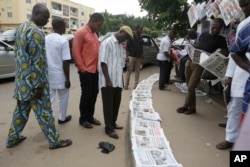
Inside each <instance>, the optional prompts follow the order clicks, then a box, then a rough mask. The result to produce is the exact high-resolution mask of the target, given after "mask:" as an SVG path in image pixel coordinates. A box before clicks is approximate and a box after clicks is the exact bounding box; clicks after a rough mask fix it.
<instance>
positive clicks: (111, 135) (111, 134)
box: [105, 130, 119, 139]
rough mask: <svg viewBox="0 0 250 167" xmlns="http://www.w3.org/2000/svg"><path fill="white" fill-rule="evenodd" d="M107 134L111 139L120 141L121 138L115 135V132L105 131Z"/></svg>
mask: <svg viewBox="0 0 250 167" xmlns="http://www.w3.org/2000/svg"><path fill="white" fill-rule="evenodd" d="M105 133H106V134H107V135H108V136H109V137H111V138H114V139H119V136H118V135H117V134H116V133H115V131H114V130H105Z"/></svg>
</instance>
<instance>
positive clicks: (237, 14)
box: [187, 0, 243, 28]
mask: <svg viewBox="0 0 250 167" xmlns="http://www.w3.org/2000/svg"><path fill="white" fill-rule="evenodd" d="M187 14H188V19H189V24H190V27H191V28H192V27H193V26H194V25H195V23H196V22H197V21H198V20H201V19H203V18H205V17H207V18H211V17H214V18H217V17H221V18H222V19H223V20H224V23H225V25H226V26H227V25H229V24H230V22H231V21H232V20H234V19H239V18H241V17H242V15H243V12H242V11H241V9H240V7H239V4H238V0H214V1H212V0H209V1H208V2H207V3H206V2H202V3H198V4H192V5H191V7H190V8H189V10H188V13H187Z"/></svg>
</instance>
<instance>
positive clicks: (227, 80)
mask: <svg viewBox="0 0 250 167" xmlns="http://www.w3.org/2000/svg"><path fill="white" fill-rule="evenodd" d="M231 83H232V78H231V77H228V78H227V79H225V85H231Z"/></svg>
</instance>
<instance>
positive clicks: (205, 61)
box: [186, 45, 228, 80]
mask: <svg viewBox="0 0 250 167" xmlns="http://www.w3.org/2000/svg"><path fill="white" fill-rule="evenodd" d="M186 50H187V52H188V54H189V57H190V59H191V61H192V62H193V63H196V64H199V65H200V66H202V67H203V68H204V69H206V70H208V71H209V72H211V73H212V74H214V75H215V76H217V77H218V79H219V80H223V79H224V77H225V73H226V69H227V63H228V57H226V56H224V55H223V54H221V53H220V52H219V50H216V51H215V52H214V53H212V54H210V53H207V52H205V51H203V50H199V49H196V48H195V47H194V46H192V45H187V46H186Z"/></svg>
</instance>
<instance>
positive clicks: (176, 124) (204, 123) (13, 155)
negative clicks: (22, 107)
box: [0, 64, 229, 167]
mask: <svg viewBox="0 0 250 167" xmlns="http://www.w3.org/2000/svg"><path fill="white" fill-rule="evenodd" d="M157 72H159V69H158V67H156V66H148V67H145V68H144V69H143V70H142V71H141V76H140V80H143V79H144V78H147V77H148V76H150V75H152V74H154V73H157ZM71 82H72V88H71V90H70V101H69V112H68V113H69V114H72V116H73V118H72V120H71V121H70V122H69V123H67V124H65V125H58V124H57V122H56V127H57V129H58V131H59V133H60V134H61V137H62V138H71V139H72V140H73V144H72V146H70V147H68V148H64V149H58V150H53V151H51V150H49V149H48V147H49V144H48V142H47V140H46V139H45V137H44V136H43V134H42V132H41V130H40V128H39V126H38V124H37V122H36V120H35V117H34V114H33V112H31V115H30V119H29V122H28V124H27V125H26V128H25V130H24V131H23V135H25V136H27V139H26V140H25V141H24V142H23V143H21V144H20V145H19V146H17V147H15V148H12V149H6V148H5V138H6V135H7V133H8V128H9V124H10V121H11V117H12V112H13V109H14V107H15V100H13V99H12V98H11V97H12V92H13V89H14V82H13V81H10V82H1V83H0V103H1V105H0V111H1V112H0V138H1V139H2V140H0V166H1V167H17V166H20V167H33V166H37V167H43V166H47V167H57V166H58V167H68V166H73V167H82V166H84V167H99V166H109V167H130V166H132V163H131V162H132V158H131V151H130V145H129V135H128V134H129V131H128V129H129V127H128V121H129V120H128V116H129V106H128V105H129V101H130V99H131V93H132V89H131V88H132V86H131V88H130V89H129V90H127V91H123V97H122V103H121V107H120V113H119V116H118V122H117V123H118V124H120V125H123V126H125V129H124V130H119V131H118V130H117V134H118V135H119V136H120V138H119V140H115V139H112V138H110V137H108V136H107V135H105V133H104V124H103V114H102V101H101V97H100V93H99V96H98V99H97V103H96V114H95V117H96V118H97V119H99V120H101V122H102V125H101V126H94V128H93V129H85V128H83V127H81V126H79V124H78V117H79V111H78V104H79V98H80V85H79V79H78V75H77V73H76V69H75V67H74V65H73V64H72V65H71ZM130 85H133V74H132V76H131V84H130ZM170 88H171V89H172V91H159V90H158V85H157V83H156V84H155V85H154V86H153V89H152V95H153V104H154V108H155V111H157V112H159V114H160V116H161V119H162V123H161V127H162V128H163V129H164V133H165V136H166V137H167V139H168V140H169V141H170V146H171V148H172V150H173V154H174V156H175V158H176V160H177V161H178V162H179V163H181V164H182V165H183V166H184V167H200V166H202V167H211V166H214V167H228V166H229V151H228V150H226V151H220V150H217V149H216V148H215V145H216V144H217V143H218V142H220V141H222V140H223V139H224V136H225V129H223V128H220V127H218V126H217V124H218V123H219V122H223V121H225V120H224V115H226V109H225V107H224V106H222V105H221V104H218V103H216V102H212V103H211V104H207V103H206V102H205V97H198V98H197V105H198V107H197V112H198V113H197V114H195V115H184V114H178V113H177V112H176V111H175V110H176V108H177V107H179V106H181V105H182V104H183V102H184V98H185V94H183V93H181V92H180V91H179V90H178V89H177V88H176V87H175V86H174V85H171V86H170ZM54 113H55V118H56V121H57V118H58V113H57V110H55V111H54ZM100 141H108V142H110V143H112V144H114V145H115V146H116V148H115V150H114V151H113V152H111V153H109V154H103V153H101V150H100V149H98V148H97V147H98V143H99V142H100Z"/></svg>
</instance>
